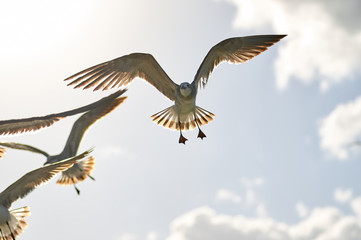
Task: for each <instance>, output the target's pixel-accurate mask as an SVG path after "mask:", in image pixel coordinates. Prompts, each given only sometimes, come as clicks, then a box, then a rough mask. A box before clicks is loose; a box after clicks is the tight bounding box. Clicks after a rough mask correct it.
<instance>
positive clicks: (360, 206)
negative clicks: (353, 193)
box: [351, 197, 361, 217]
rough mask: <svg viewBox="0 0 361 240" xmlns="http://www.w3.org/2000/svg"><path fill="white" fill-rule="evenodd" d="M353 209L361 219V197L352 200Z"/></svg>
mask: <svg viewBox="0 0 361 240" xmlns="http://www.w3.org/2000/svg"><path fill="white" fill-rule="evenodd" d="M351 208H352V210H353V211H354V212H355V213H356V214H357V215H358V216H359V217H361V197H358V198H355V199H353V200H352V202H351Z"/></svg>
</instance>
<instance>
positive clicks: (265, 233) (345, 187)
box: [0, 0, 361, 240]
mask: <svg viewBox="0 0 361 240" xmlns="http://www.w3.org/2000/svg"><path fill="white" fill-rule="evenodd" d="M1 5H2V6H1V8H0V29H2V37H1V38H0V56H1V57H0V64H1V69H0V79H1V80H0V81H1V87H2V93H1V99H2V102H3V104H2V106H1V119H12V118H21V117H30V116H37V115H46V114H49V113H54V112H60V111H64V110H69V109H72V108H75V107H78V106H82V105H85V104H88V103H91V102H93V101H96V100H98V99H100V98H101V97H103V96H107V95H108V94H110V93H111V92H113V91H108V92H99V93H98V92H96V93H94V92H92V91H91V90H89V91H82V90H74V89H72V88H70V87H67V86H66V84H65V83H64V82H63V79H65V78H66V77H68V76H70V75H72V74H74V73H76V72H78V71H80V70H82V69H85V68H87V67H90V66H93V65H95V64H97V63H101V62H104V61H107V60H110V59H113V58H116V57H119V56H122V55H125V54H128V53H131V52H148V53H151V54H153V56H154V57H155V58H156V59H157V60H158V62H159V63H160V64H161V66H162V67H163V68H164V70H165V71H166V72H167V73H168V75H169V76H170V77H171V78H172V79H173V80H174V81H175V82H177V83H181V82H184V81H189V82H190V81H192V80H193V77H194V75H195V73H196V71H197V68H198V66H199V65H200V63H201V61H202V59H203V58H204V56H205V55H206V53H207V52H208V50H209V49H210V48H211V47H212V46H213V45H215V44H216V43H218V42H219V41H221V40H223V39H226V38H229V37H236V36H246V35H252V34H271V33H275V34H288V36H287V37H286V38H284V39H283V40H282V41H281V42H279V43H277V44H276V45H274V46H272V47H271V48H270V49H269V50H267V51H266V52H264V53H262V54H261V55H259V56H257V57H256V58H254V59H252V60H251V61H249V62H247V63H245V64H241V65H231V64H222V65H220V66H219V67H218V68H217V69H215V71H214V72H213V74H212V75H211V77H210V79H209V83H208V85H207V86H206V88H205V90H201V91H199V94H198V99H197V104H198V105H199V106H201V107H203V108H205V109H207V110H209V111H211V112H213V113H214V114H215V115H216V118H215V120H214V121H213V122H212V123H210V124H208V125H206V126H204V127H203V131H204V132H205V134H206V135H207V138H205V139H204V140H203V141H202V140H200V139H197V138H196V136H197V131H191V132H185V133H184V135H185V137H187V138H188V139H189V141H187V144H186V145H185V146H184V145H180V144H178V133H177V132H174V131H169V130H167V129H164V128H161V127H158V126H156V125H155V124H154V123H152V121H151V120H150V116H151V115H152V114H154V113H156V112H158V111H160V110H162V109H164V108H166V107H168V106H170V105H171V102H170V101H169V100H168V99H166V98H164V96H163V95H161V94H159V93H158V91H157V90H156V89H154V88H153V87H151V86H150V85H149V84H147V83H145V82H144V81H141V80H136V81H134V82H133V83H132V84H131V85H130V86H129V91H128V92H127V93H126V95H127V96H128V99H127V100H126V101H125V102H124V103H123V104H122V105H120V106H119V107H118V108H117V109H116V110H115V111H113V112H112V113H110V114H109V115H108V116H107V117H106V118H104V119H101V120H100V121H98V122H97V124H95V125H94V126H92V127H91V128H90V129H89V130H88V132H87V133H86V135H85V137H84V139H83V141H82V144H81V147H80V151H83V150H86V149H88V148H90V147H92V146H95V151H94V155H95V157H96V159H97V162H96V168H95V170H94V172H93V176H94V177H95V178H96V181H91V180H87V181H85V182H83V183H81V184H79V185H78V187H79V188H80V190H81V195H80V196H77V195H76V193H75V191H74V189H73V188H72V187H61V186H57V185H56V184H55V181H54V180H53V181H51V182H50V183H49V184H46V185H44V186H42V187H41V188H39V189H36V190H35V191H34V192H33V193H31V194H29V195H28V196H27V197H26V198H25V199H24V200H20V201H17V202H16V203H14V204H13V207H14V208H15V207H21V206H25V205H28V206H29V207H30V210H31V212H32V215H31V216H29V217H27V218H26V221H27V222H28V224H29V226H28V228H27V229H26V231H25V232H24V234H22V235H21V236H20V237H19V239H49V238H50V237H51V239H54V240H56V239H64V238H66V239H100V238H101V239H111V240H139V239H146V240H158V239H167V240H186V239H191V240H198V239H208V240H213V239H230V240H231V239H237V240H239V239H291V240H301V239H302V240H306V239H317V240H323V239H327V240H330V239H360V238H361V189H360V187H359V182H360V174H359V169H360V167H361V162H360V157H361V146H358V145H352V144H351V143H353V142H355V141H359V140H361V92H360V89H361V83H360V81H359V79H360V77H361V73H360V69H361V64H360V63H361V61H360V60H361V59H360V58H361V57H360V56H361V44H360V42H361V28H360V26H361V17H360V15H359V9H360V8H361V3H360V2H359V1H357V0H350V1H348V3H347V5H345V4H344V3H343V2H342V1H338V0H332V1H326V0H322V1H321V0H320V1H302V2H300V1H281V0H216V1H212V0H200V1H191V0H187V1H166V0H155V1H145V0H135V1H85V0H84V1H67V0H65V1H62V2H58V3H50V2H48V1H44V0H43V1H41V0H37V1H32V2H31V3H30V2H28V1H13V2H6V3H1ZM77 118H78V116H75V117H71V118H68V119H65V120H63V121H61V122H59V123H57V124H55V125H54V126H53V127H51V128H48V129H44V130H42V131H40V132H36V133H33V134H27V135H21V136H12V137H1V141H17V142H21V143H26V144H31V145H34V146H36V147H38V148H41V149H44V150H45V151H48V152H49V153H50V154H57V153H59V152H60V151H61V150H62V148H63V146H64V144H65V141H66V139H67V137H68V133H69V131H70V129H71V127H72V124H73V122H74V121H75V120H76V119H77ZM43 162H44V159H43V157H42V156H40V155H39V156H38V155H34V154H32V153H28V152H19V151H14V150H7V154H6V155H5V158H4V159H2V160H1V161H0V178H1V180H0V188H1V189H4V188H6V187H7V186H8V185H9V184H11V183H12V182H14V181H15V180H17V179H18V178H19V177H21V176H22V175H23V174H25V173H26V172H28V171H30V170H32V169H35V168H37V167H40V166H41V165H42V164H43Z"/></svg>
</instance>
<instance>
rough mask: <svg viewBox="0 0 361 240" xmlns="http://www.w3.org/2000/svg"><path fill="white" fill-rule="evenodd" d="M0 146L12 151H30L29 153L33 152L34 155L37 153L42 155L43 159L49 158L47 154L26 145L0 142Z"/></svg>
mask: <svg viewBox="0 0 361 240" xmlns="http://www.w3.org/2000/svg"><path fill="white" fill-rule="evenodd" d="M0 146H3V147H7V148H12V149H18V150H25V151H30V152H34V153H39V154H42V155H44V156H45V157H48V156H49V154H48V153H47V152H45V151H43V150H41V149H39V148H36V147H33V146H30V145H27V144H22V143H15V142H0Z"/></svg>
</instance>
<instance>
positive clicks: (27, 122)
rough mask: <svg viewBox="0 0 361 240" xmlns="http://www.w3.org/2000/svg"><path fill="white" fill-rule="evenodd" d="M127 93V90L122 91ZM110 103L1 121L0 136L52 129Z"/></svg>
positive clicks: (103, 101) (104, 99) (93, 104)
mask: <svg viewBox="0 0 361 240" xmlns="http://www.w3.org/2000/svg"><path fill="white" fill-rule="evenodd" d="M120 91H122V92H125V91H126V89H123V90H120ZM108 101H109V98H108V97H105V98H102V99H100V100H99V101H97V102H95V103H92V104H88V105H86V106H83V107H80V108H76V109H73V110H70V111H65V112H61V113H54V114H49V115H46V116H42V117H30V118H22V119H11V120H2V121H0V135H5V134H17V133H25V132H30V131H36V130H39V129H42V128H45V127H50V126H51V125H53V124H54V123H55V122H57V121H59V120H61V119H64V118H66V117H69V116H72V115H75V114H79V113H82V112H86V111H89V110H91V109H93V108H95V107H97V106H100V105H101V104H103V103H106V102H108Z"/></svg>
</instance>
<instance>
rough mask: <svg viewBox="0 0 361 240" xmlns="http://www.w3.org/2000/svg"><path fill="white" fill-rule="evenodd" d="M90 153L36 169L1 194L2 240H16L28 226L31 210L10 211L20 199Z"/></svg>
mask: <svg viewBox="0 0 361 240" xmlns="http://www.w3.org/2000/svg"><path fill="white" fill-rule="evenodd" d="M90 152H91V150H89V151H86V152H84V153H82V154H80V155H78V156H76V157H72V158H70V159H66V160H63V161H60V162H57V163H54V164H50V165H47V166H44V167H41V168H38V169H35V170H33V171H31V172H29V173H27V174H25V175H24V176H23V177H21V178H20V179H19V180H17V181H16V182H14V183H13V184H11V185H10V186H9V187H8V188H6V189H5V190H4V191H2V192H1V193H0V240H10V239H12V240H15V239H16V237H17V236H18V235H19V234H21V233H22V232H23V231H24V228H25V227H26V226H27V223H26V222H25V220H24V217H26V216H28V215H29V214H30V211H29V208H28V207H22V208H18V209H13V210H9V208H10V207H11V204H12V203H13V202H15V201H16V200H18V199H19V198H24V197H25V196H26V195H28V193H30V192H31V191H33V190H34V189H35V188H36V187H38V186H39V185H41V184H43V183H45V182H47V181H49V180H50V179H51V178H53V177H54V176H55V175H56V174H58V173H59V172H62V171H65V170H67V169H68V168H70V167H71V166H73V164H75V163H76V162H77V161H78V160H81V159H82V158H84V157H86V156H87V155H88V154H89V153H90Z"/></svg>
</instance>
